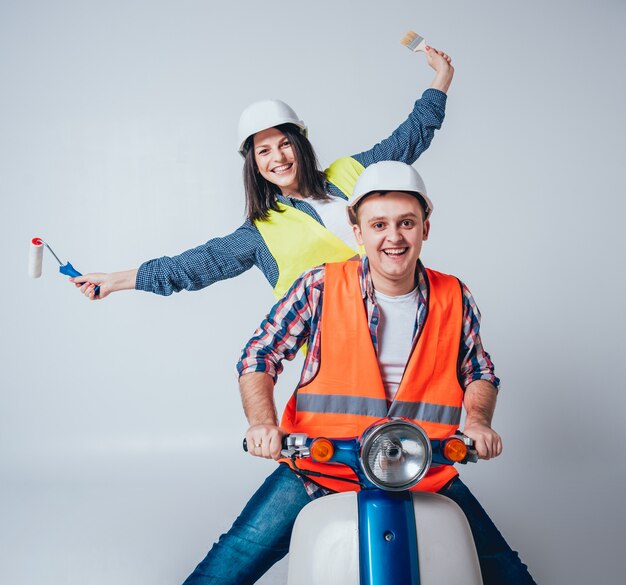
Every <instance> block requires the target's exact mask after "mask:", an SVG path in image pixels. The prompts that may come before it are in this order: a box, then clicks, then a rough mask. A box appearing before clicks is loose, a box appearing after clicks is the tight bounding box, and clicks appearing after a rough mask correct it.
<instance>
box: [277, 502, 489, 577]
mask: <svg viewBox="0 0 626 585" xmlns="http://www.w3.org/2000/svg"><path fill="white" fill-rule="evenodd" d="M412 499H413V509H414V511H415V533H416V537H417V547H418V562H419V579H420V580H419V585H448V584H449V585H458V583H463V584H464V585H482V579H481V575H480V567H479V565H478V558H477V555H476V549H475V547H474V540H473V538H472V534H471V531H470V528H469V525H468V523H467V520H466V518H465V515H464V514H463V512H462V511H461V509H460V508H459V507H458V506H457V505H456V504H455V503H454V502H453V501H452V500H450V499H449V498H446V497H445V496H442V495H440V494H432V493H425V492H413V494H412ZM360 574H361V571H360V555H359V518H358V503H357V494H356V493H355V492H347V493H340V494H333V495H330V496H325V497H322V498H319V499H317V500H314V501H312V502H311V503H310V504H308V505H307V506H305V508H304V509H303V510H302V511H301V512H300V514H299V515H298V518H297V519H296V523H295V525H294V529H293V533H292V536H291V545H290V550H289V572H288V583H289V585H366V583H364V582H362V581H361V578H360ZM375 585H391V584H386V583H376V584H375ZM393 585H397V584H393ZM412 585H417V583H415V584H412Z"/></svg>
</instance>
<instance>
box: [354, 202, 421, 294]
mask: <svg viewBox="0 0 626 585" xmlns="http://www.w3.org/2000/svg"><path fill="white" fill-rule="evenodd" d="M358 220H359V222H358V224H355V225H354V226H353V229H354V235H355V237H356V239H357V241H358V243H359V244H362V245H363V246H364V247H365V252H366V254H367V257H368V258H369V263H370V270H371V273H372V281H373V283H374V288H375V289H376V290H379V291H380V292H382V293H383V294H386V295H389V296H399V295H403V294H406V293H409V292H411V291H412V290H413V289H414V288H415V267H416V263H417V260H418V258H419V255H420V252H421V250H422V242H423V241H425V240H427V239H428V232H429V230H430V222H429V221H428V220H426V221H424V211H423V209H422V206H421V205H420V203H419V201H418V199H417V198H416V197H415V196H413V195H411V194H410V193H404V192H400V191H390V192H387V193H384V194H381V193H372V194H371V195H368V196H367V197H366V198H365V199H364V200H363V201H362V202H361V203H360V204H359V208H358Z"/></svg>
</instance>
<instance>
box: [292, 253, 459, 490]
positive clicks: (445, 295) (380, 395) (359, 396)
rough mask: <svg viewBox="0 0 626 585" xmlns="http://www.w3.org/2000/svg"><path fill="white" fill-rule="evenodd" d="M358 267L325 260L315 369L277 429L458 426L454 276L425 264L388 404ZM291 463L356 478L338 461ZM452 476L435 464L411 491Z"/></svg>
mask: <svg viewBox="0 0 626 585" xmlns="http://www.w3.org/2000/svg"><path fill="white" fill-rule="evenodd" d="M358 268H359V262H342V263H337V264H327V265H326V274H325V280H324V300H323V305H322V323H321V324H320V326H321V328H322V329H321V357H320V366H319V370H318V372H317V374H316V376H315V377H314V378H313V380H311V381H310V382H309V383H308V384H306V385H304V386H301V387H299V388H298V389H297V390H296V392H295V393H294V394H293V396H292V397H291V399H290V400H289V403H288V404H287V407H286V408H285V412H284V414H283V419H282V422H281V427H282V428H283V429H284V430H285V431H287V432H290V433H293V432H300V433H307V434H308V435H309V436H311V437H317V436H325V437H329V438H333V437H336V438H339V437H354V436H359V435H361V434H362V432H363V431H364V430H365V429H366V428H367V427H368V426H369V425H370V424H372V423H373V422H375V421H377V420H379V419H380V418H383V417H385V416H403V417H405V418H408V419H410V420H413V421H414V422H416V423H418V424H419V425H420V426H422V428H424V430H425V431H426V432H427V433H428V435H429V437H431V438H438V439H441V438H445V437H448V436H450V435H452V434H453V433H454V432H455V431H456V429H457V428H458V425H459V422H460V418H461V409H462V404H463V389H462V387H461V385H460V383H459V380H458V372H457V361H458V354H459V344H460V340H461V332H462V318H463V300H462V292H461V286H460V284H459V281H458V280H457V279H456V278H454V277H453V276H448V275H445V274H441V273H439V272H435V271H433V270H429V269H427V270H426V275H427V280H428V287H429V292H428V308H427V312H426V318H425V321H424V324H423V327H422V329H421V332H420V333H419V337H418V339H417V340H416V342H415V343H414V346H413V349H412V351H411V355H410V357H409V362H408V364H407V366H406V369H405V371H404V375H403V377H402V381H401V382H400V387H399V388H398V392H397V394H396V399H395V400H394V401H393V402H392V403H391V405H390V406H388V403H387V400H386V396H385V388H384V385H383V381H382V377H381V374H380V368H379V366H378V360H377V357H376V352H375V350H374V346H373V344H372V340H371V336H370V331H369V326H368V322H367V312H366V307H365V303H364V301H363V298H362V293H361V286H360V282H359V275H358ZM328 324H332V325H331V326H329V325H328ZM298 465H299V466H300V467H302V468H304V469H310V470H313V471H318V472H321V473H328V474H331V475H336V476H339V477H345V478H349V479H356V478H355V476H354V473H353V472H352V471H351V470H349V469H348V468H346V467H345V466H336V465H331V464H322V463H315V462H311V461H310V460H302V461H299V462H298ZM456 475H457V472H456V470H455V469H454V467H452V466H440V467H434V468H432V469H431V470H430V471H429V472H428V474H427V475H426V477H425V478H424V479H423V480H422V481H421V482H420V483H419V484H418V485H417V486H416V487H415V488H413V489H419V490H423V491H437V490H439V489H441V488H442V487H443V486H444V485H445V484H446V483H447V482H448V481H450V479H452V478H453V477H455V476H456ZM313 480H314V481H316V482H317V483H320V484H321V485H324V486H325V487H328V488H330V489H333V490H336V491H350V490H355V489H357V488H356V487H355V486H353V485H351V484H349V483H346V482H342V481H339V480H332V479H327V478H318V477H314V478H313Z"/></svg>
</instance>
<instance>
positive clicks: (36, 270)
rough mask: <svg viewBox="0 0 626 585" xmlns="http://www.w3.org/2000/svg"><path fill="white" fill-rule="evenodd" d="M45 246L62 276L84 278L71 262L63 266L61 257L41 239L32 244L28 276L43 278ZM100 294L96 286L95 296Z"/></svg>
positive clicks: (34, 240)
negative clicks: (57, 264)
mask: <svg viewBox="0 0 626 585" xmlns="http://www.w3.org/2000/svg"><path fill="white" fill-rule="evenodd" d="M44 246H45V247H46V248H48V250H50V253H51V254H52V255H53V256H54V257H55V259H56V261H57V262H58V263H59V272H60V273H61V274H64V275H65V276H71V277H76V276H82V274H81V273H80V272H78V270H76V268H74V267H73V266H72V265H71V264H70V263H69V262H66V263H65V264H63V262H61V261H60V260H59V257H58V256H57V255H56V254H55V253H54V250H53V249H52V248H51V247H50V246H49V245H48V244H47V243H46V242H44V241H43V240H42V239H41V238H33V239H32V240H31V242H30V251H29V254H28V276H30V277H31V278H39V277H40V276H41V272H42V266H43V248H44ZM98 294H100V287H99V286H96V288H95V290H94V295H95V296H98Z"/></svg>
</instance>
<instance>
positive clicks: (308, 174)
mask: <svg viewBox="0 0 626 585" xmlns="http://www.w3.org/2000/svg"><path fill="white" fill-rule="evenodd" d="M276 128H277V129H278V130H280V131H281V132H282V133H283V134H284V135H285V136H286V137H287V139H288V140H289V142H290V143H291V147H292V149H293V154H294V157H295V159H296V163H297V166H298V171H297V173H298V174H297V175H296V178H297V180H298V188H299V189H300V195H302V197H305V198H311V199H320V200H325V199H329V196H328V195H327V194H326V189H325V182H326V176H325V175H324V173H323V172H322V171H320V170H319V163H318V161H317V155H316V154H315V151H314V150H313V145H312V144H311V143H310V142H309V140H308V139H307V137H306V136H304V135H303V134H301V133H300V129H299V128H298V127H297V126H295V125H294V124H280V125H279V126H276ZM253 141H254V136H250V137H249V138H248V139H247V140H246V142H245V144H244V150H245V153H246V154H245V160H244V163H243V185H244V189H245V191H246V214H247V216H248V219H249V220H250V221H256V220H265V219H267V218H268V217H269V212H270V209H272V210H274V211H280V209H279V207H278V204H277V202H276V195H278V194H279V193H280V192H281V191H280V188H279V187H278V186H277V185H274V184H273V183H270V182H269V181H266V180H265V178H264V177H262V176H261V174H260V173H259V171H258V168H257V165H256V161H255V160H254V148H253Z"/></svg>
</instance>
